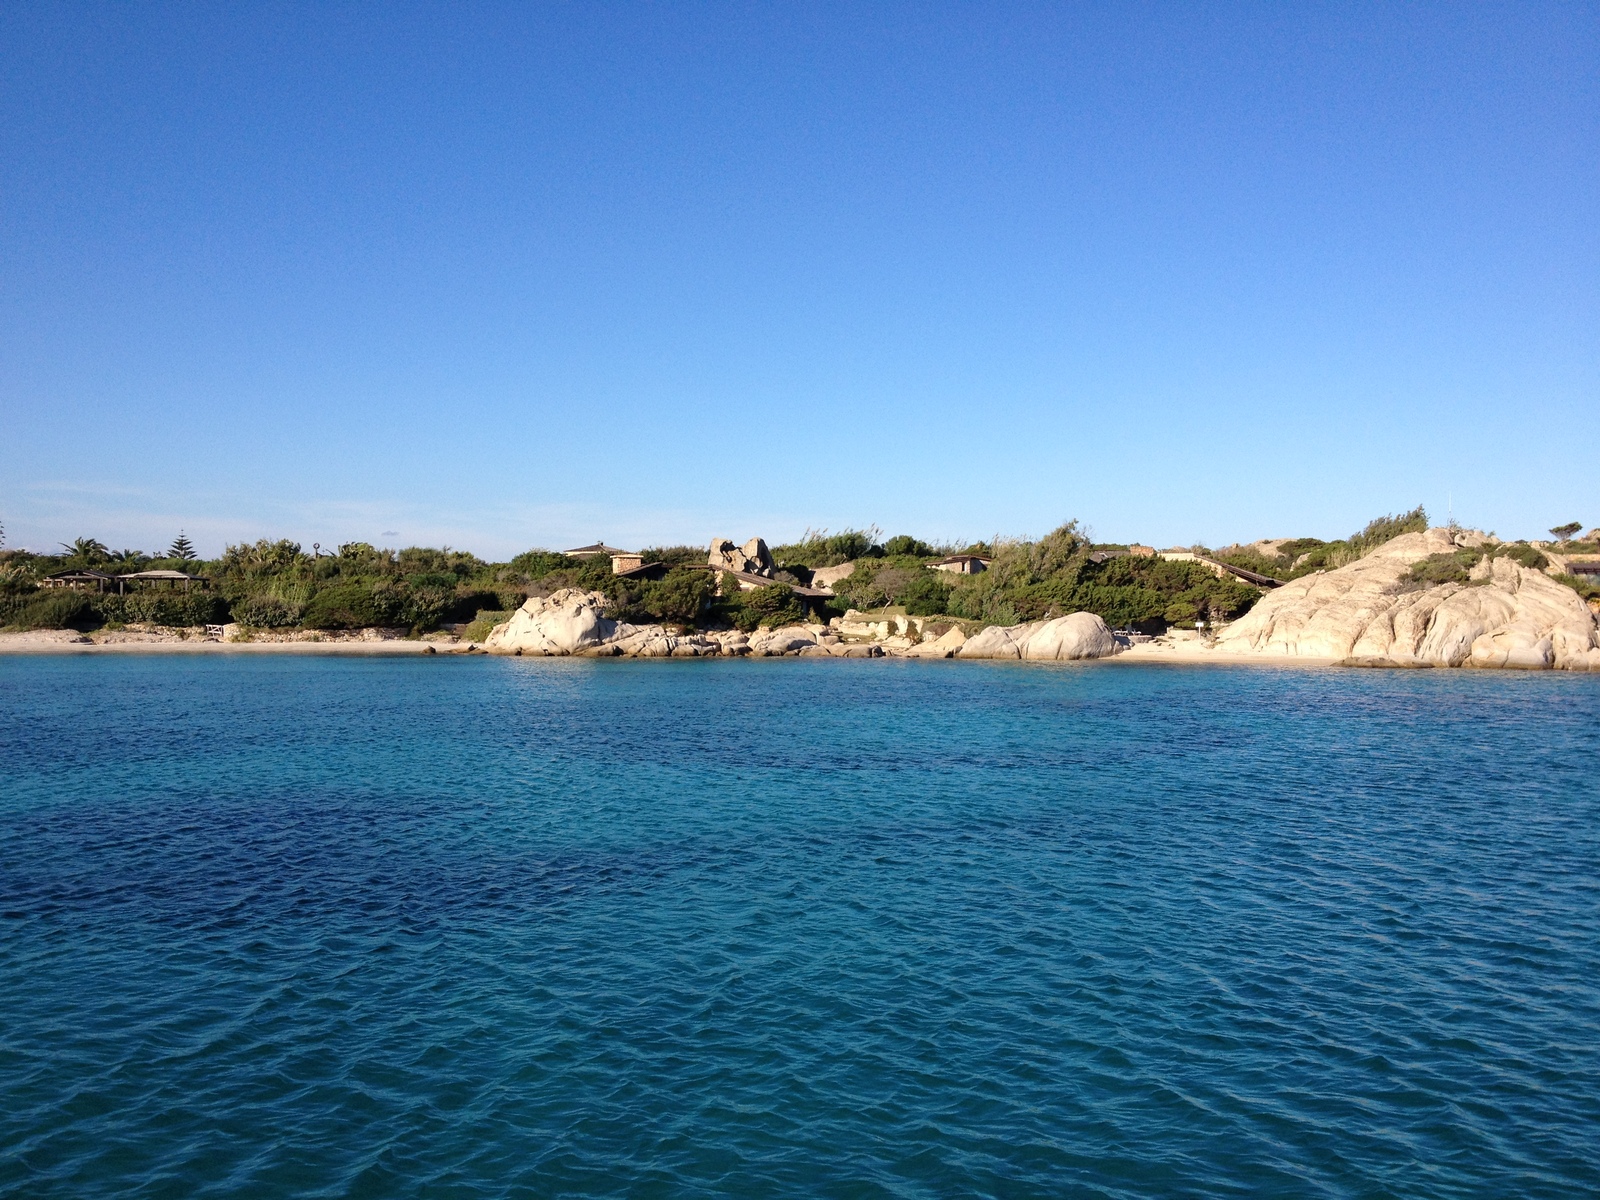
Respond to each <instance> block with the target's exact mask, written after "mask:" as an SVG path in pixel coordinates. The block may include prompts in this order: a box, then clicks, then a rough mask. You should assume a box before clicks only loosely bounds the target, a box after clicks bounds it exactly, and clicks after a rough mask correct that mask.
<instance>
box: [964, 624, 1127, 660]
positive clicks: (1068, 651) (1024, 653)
mask: <svg viewBox="0 0 1600 1200" xmlns="http://www.w3.org/2000/svg"><path fill="white" fill-rule="evenodd" d="M1119 649H1120V647H1119V646H1118V645H1117V640H1116V639H1115V638H1114V637H1112V636H1111V630H1110V629H1109V628H1107V626H1106V623H1105V622H1104V621H1103V620H1101V619H1100V618H1099V617H1098V616H1096V615H1095V614H1094V613H1086V612H1079V613H1072V614H1070V615H1068V616H1065V617H1056V618H1054V619H1052V620H1049V621H1033V622H1030V623H1029V624H1026V625H1010V626H1000V625H991V626H989V627H988V628H987V629H984V630H982V631H981V632H979V633H976V634H974V635H973V636H972V637H970V638H968V639H967V640H966V641H965V642H964V643H963V644H962V646H961V648H960V649H958V650H957V651H956V652H955V657H957V658H1017V659H1029V660H1034V661H1047V662H1065V661H1068V660H1072V659H1083V658H1109V657H1110V656H1111V655H1113V654H1116V653H1117V651H1118V650H1119Z"/></svg>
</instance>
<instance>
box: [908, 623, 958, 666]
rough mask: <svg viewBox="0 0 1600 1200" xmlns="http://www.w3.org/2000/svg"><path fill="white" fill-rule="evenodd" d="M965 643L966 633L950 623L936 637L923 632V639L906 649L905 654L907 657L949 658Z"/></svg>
mask: <svg viewBox="0 0 1600 1200" xmlns="http://www.w3.org/2000/svg"><path fill="white" fill-rule="evenodd" d="M966 644H967V635H966V634H964V633H962V632H961V626H959V625H952V626H951V627H950V628H949V629H947V630H945V631H944V632H943V633H941V634H940V635H939V636H938V637H934V636H933V635H932V633H926V634H924V635H923V641H922V642H921V643H920V644H919V645H916V646H913V647H911V649H909V650H907V651H906V655H907V657H909V658H949V657H951V656H952V655H953V654H955V653H956V652H957V651H958V650H960V649H961V647H962V646H965V645H966Z"/></svg>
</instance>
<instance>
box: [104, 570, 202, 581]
mask: <svg viewBox="0 0 1600 1200" xmlns="http://www.w3.org/2000/svg"><path fill="white" fill-rule="evenodd" d="M117 578H118V579H172V580H187V581H188V582H190V583H199V582H200V577H199V576H198V575H185V574H184V573H183V572H182V571H134V572H133V573H132V574H129V575H118V576H117Z"/></svg>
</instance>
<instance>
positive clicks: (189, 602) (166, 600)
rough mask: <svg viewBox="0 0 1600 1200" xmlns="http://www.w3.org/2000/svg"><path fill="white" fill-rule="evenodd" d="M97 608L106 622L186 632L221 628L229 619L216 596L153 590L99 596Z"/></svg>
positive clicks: (206, 593) (222, 603)
mask: <svg viewBox="0 0 1600 1200" xmlns="http://www.w3.org/2000/svg"><path fill="white" fill-rule="evenodd" d="M95 606H96V607H97V608H98V609H99V610H100V614H101V616H102V618H103V619H105V620H107V621H120V622H123V623H125V624H132V623H138V624H141V625H168V626H175V627H178V628H184V627H188V626H194V625H214V624H220V623H221V622H223V621H226V620H227V619H228V605H227V602H226V601H225V600H224V599H223V598H222V597H221V596H218V595H217V594H216V593H214V592H169V591H156V590H155V589H153V588H152V589H150V590H148V591H136V592H129V593H127V594H126V595H122V596H97V597H95Z"/></svg>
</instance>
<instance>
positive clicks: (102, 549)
mask: <svg viewBox="0 0 1600 1200" xmlns="http://www.w3.org/2000/svg"><path fill="white" fill-rule="evenodd" d="M60 545H61V548H62V549H63V550H65V551H66V552H67V556H68V557H69V558H76V559H81V560H82V561H83V562H85V563H98V562H105V561H106V560H107V559H108V558H110V557H111V551H109V550H107V549H106V546H105V543H104V542H102V541H100V540H99V539H98V538H83V537H81V538H74V539H73V540H72V544H71V545H70V546H69V545H67V543H66V542H62V543H60Z"/></svg>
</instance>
